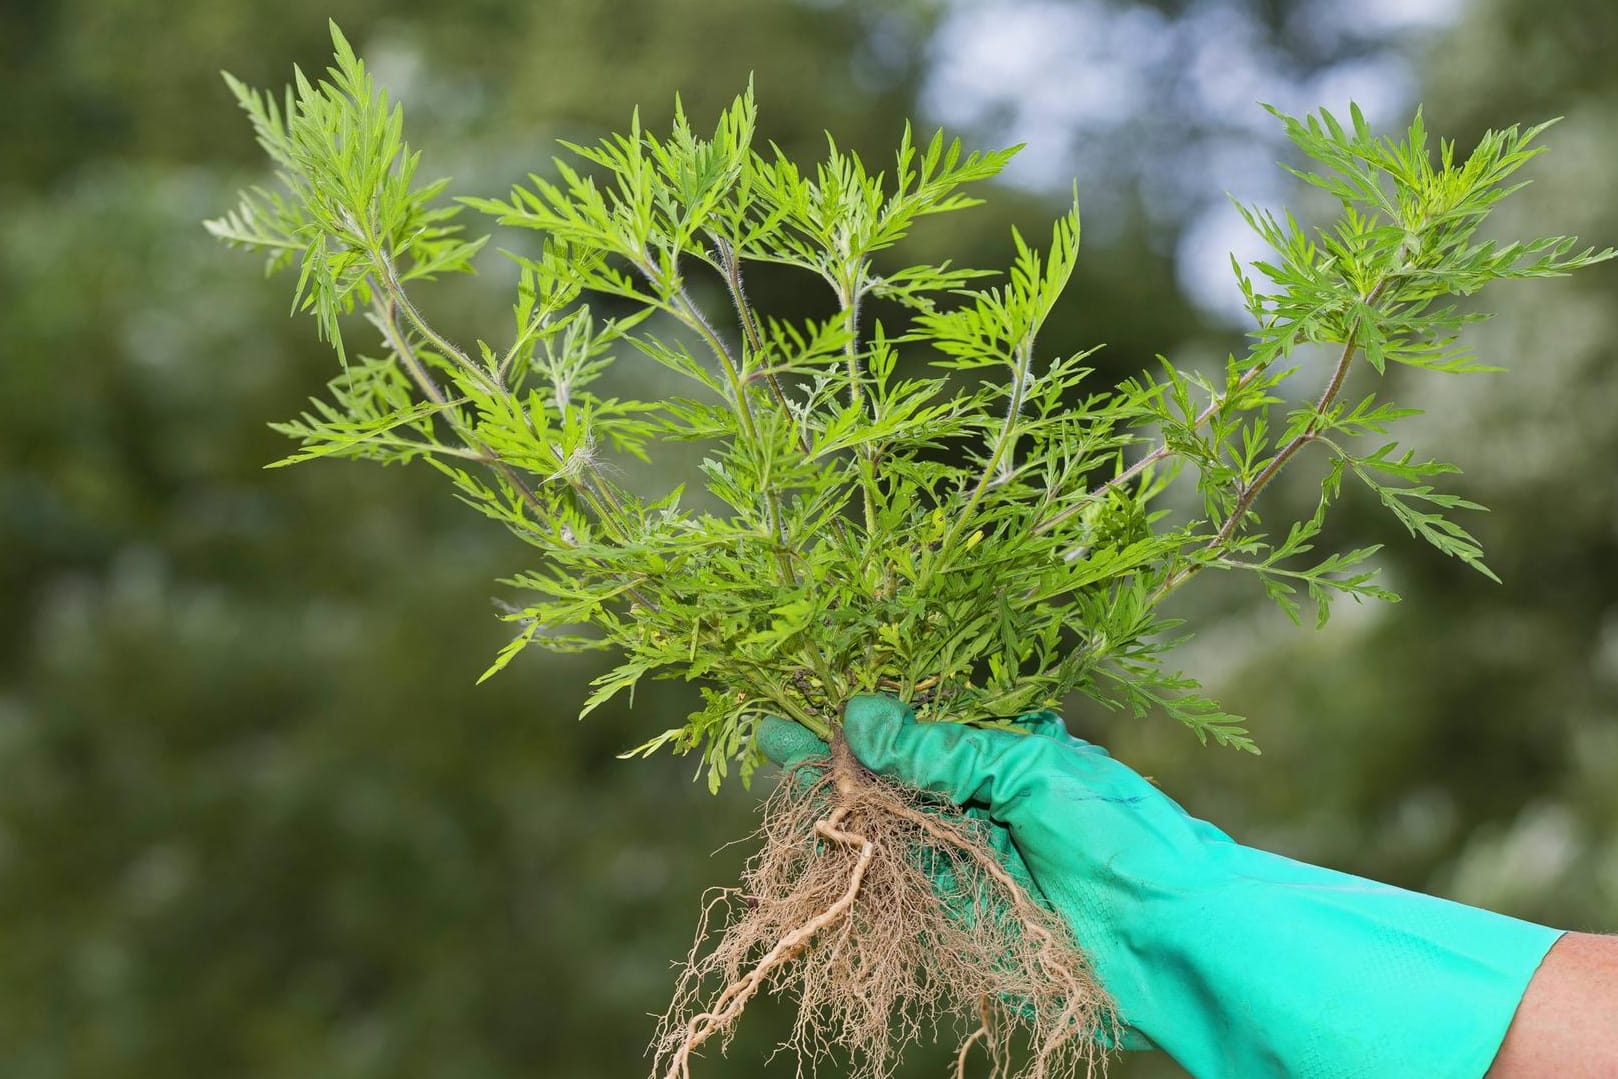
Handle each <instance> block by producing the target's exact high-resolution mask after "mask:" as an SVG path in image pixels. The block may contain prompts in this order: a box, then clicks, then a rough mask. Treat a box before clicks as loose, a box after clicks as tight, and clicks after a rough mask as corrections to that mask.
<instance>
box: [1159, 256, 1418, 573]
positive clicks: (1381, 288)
mask: <svg viewBox="0 0 1618 1079" xmlns="http://www.w3.org/2000/svg"><path fill="white" fill-rule="evenodd" d="M1387 286H1388V281H1387V280H1386V279H1384V280H1383V281H1381V282H1379V283H1378V284H1377V286H1376V288H1374V289H1372V290H1371V291H1370V293H1368V294H1367V295H1366V297H1365V299H1364V301H1363V302H1364V304H1365V306H1367V307H1370V306H1373V305H1375V304H1376V302H1377V301H1378V300H1380V299H1381V298H1382V294H1383V292H1385V291H1386V290H1387ZM1364 317H1365V316H1364V315H1361V316H1360V317H1359V318H1356V319H1355V321H1354V327H1353V329H1351V330H1350V331H1349V333H1348V339H1347V340H1346V341H1344V342H1343V351H1342V353H1341V354H1340V355H1339V356H1338V357H1337V366H1336V367H1334V368H1333V369H1332V373H1331V379H1330V380H1329V381H1328V382H1327V383H1326V388H1325V389H1324V390H1322V391H1321V393H1320V397H1319V399H1318V400H1317V401H1316V402H1315V414H1314V416H1313V417H1312V418H1311V419H1310V420H1309V423H1308V424H1307V425H1306V426H1305V427H1304V429H1303V430H1302V431H1299V432H1298V433H1297V434H1296V435H1294V436H1292V438H1291V439H1290V440H1289V441H1288V442H1287V444H1286V445H1284V446H1282V447H1281V448H1280V449H1279V450H1277V451H1276V454H1275V456H1274V457H1272V458H1271V459H1270V463H1269V464H1267V465H1265V466H1264V468H1263V469H1262V470H1261V471H1260V472H1259V474H1258V475H1256V476H1254V477H1253V479H1252V480H1251V481H1250V482H1249V483H1246V484H1243V485H1242V487H1241V488H1240V490H1238V491H1237V494H1236V504H1235V506H1234V507H1232V509H1231V511H1230V516H1229V517H1227V518H1226V519H1225V523H1224V524H1223V525H1222V526H1220V529H1219V531H1218V533H1217V534H1215V536H1214V537H1213V539H1211V540H1209V541H1208V542H1207V544H1206V545H1204V547H1203V551H1204V552H1211V551H1217V550H1219V549H1220V548H1221V547H1223V546H1224V545H1225V544H1227V543H1229V542H1230V539H1231V537H1232V536H1234V535H1235V534H1236V530H1237V529H1239V528H1240V527H1241V524H1242V521H1243V520H1244V519H1245V518H1246V516H1247V511H1248V510H1250V509H1251V508H1252V506H1253V502H1254V501H1255V500H1256V499H1257V498H1258V495H1259V492H1260V491H1262V490H1263V489H1264V488H1265V487H1266V486H1268V485H1269V482H1270V481H1271V480H1273V479H1275V477H1276V475H1277V474H1278V473H1279V472H1280V471H1281V469H1282V468H1283V467H1285V466H1286V463H1287V462H1288V461H1290V460H1291V459H1292V457H1293V456H1294V455H1295V454H1296V453H1297V452H1298V451H1299V450H1301V449H1303V448H1304V447H1305V446H1307V445H1308V444H1309V443H1311V442H1313V441H1315V439H1316V438H1318V437H1320V429H1321V427H1322V426H1324V424H1325V417H1326V410H1327V409H1328V408H1330V407H1331V405H1332V402H1334V401H1336V400H1337V395H1338V394H1339V393H1341V392H1342V389H1343V383H1344V382H1345V381H1347V379H1348V371H1349V368H1350V367H1351V366H1352V365H1353V360H1354V355H1355V353H1357V352H1358V351H1359V347H1360V346H1359V340H1360V328H1361V325H1362V322H1361V320H1362V319H1363V318H1364ZM1200 566H1201V563H1196V562H1193V563H1190V564H1188V565H1186V566H1183V567H1181V568H1180V569H1177V570H1175V571H1173V572H1171V573H1170V574H1169V575H1168V577H1167V578H1165V579H1164V581H1163V583H1162V585H1160V586H1159V587H1158V591H1157V595H1158V596H1163V595H1166V594H1167V593H1168V592H1170V591H1172V590H1173V589H1175V588H1177V587H1179V585H1181V584H1183V583H1184V582H1185V580H1186V579H1187V578H1189V577H1190V576H1191V575H1192V574H1194V573H1195V572H1196V571H1197V570H1198V569H1199V568H1200Z"/></svg>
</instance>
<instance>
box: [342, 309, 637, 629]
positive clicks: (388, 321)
mask: <svg viewBox="0 0 1618 1079" xmlns="http://www.w3.org/2000/svg"><path fill="white" fill-rule="evenodd" d="M371 311H372V314H373V316H374V321H375V322H376V324H377V325H378V327H379V328H380V329H381V330H382V334H383V336H384V337H385V338H386V339H387V342H388V347H389V348H391V349H392V350H393V352H394V355H396V356H398V357H399V362H400V363H401V364H403V365H404V368H405V371H406V372H407V373H408V374H409V375H410V377H411V379H412V380H413V381H414V382H415V383H416V386H417V387H418V388H419V389H420V390H421V392H422V393H423V394H425V395H426V396H427V398H428V399H429V400H431V401H432V402H433V403H434V404H436V405H439V406H440V407H444V408H447V398H446V397H445V396H444V391H443V388H442V387H440V386H439V385H438V383H437V381H436V380H434V378H433V376H432V373H431V372H430V371H428V370H427V367H426V365H425V364H423V363H422V362H421V358H420V357H418V356H417V355H416V352H415V349H413V348H411V346H410V342H409V341H408V340H406V339H405V336H404V334H403V333H402V332H401V330H400V328H399V322H398V319H397V317H396V315H395V312H394V306H393V303H392V302H391V300H389V301H387V302H384V301H383V300H382V298H381V296H379V295H378V291H377V290H376V289H373V290H372V293H371ZM417 318H418V319H419V318H420V315H419V314H418V315H417ZM440 340H441V339H440ZM450 426H451V428H453V429H454V431H455V433H456V435H457V436H458V437H459V438H460V439H461V441H462V442H464V443H465V444H466V446H467V448H468V449H470V450H471V451H472V452H473V453H474V454H476V458H475V459H476V460H478V461H480V462H482V463H483V464H486V465H488V466H489V467H490V468H493V469H494V470H495V471H496V472H498V473H499V474H500V476H501V478H502V479H504V480H505V481H506V482H507V483H508V484H510V485H511V488H512V490H514V491H516V492H517V495H518V497H520V498H521V499H522V500H523V502H524V503H525V504H526V505H527V506H528V507H529V509H530V510H532V511H533V513H534V516H535V518H536V519H538V520H541V521H542V520H544V519H545V517H546V516H547V510H546V507H545V504H544V503H543V502H541V501H540V500H539V496H538V495H536V494H534V491H533V489H532V488H531V487H529V486H528V484H527V483H525V482H524V481H523V479H522V477H521V476H519V475H518V474H517V470H516V469H514V468H512V467H511V465H510V464H509V463H507V462H506V461H505V460H504V459H503V458H501V457H500V456H498V455H497V454H495V453H494V452H493V451H492V450H491V449H490V448H489V447H488V445H486V444H485V443H484V442H483V441H482V440H480V439H478V438H477V437H476V436H475V435H473V434H472V433H471V432H469V431H465V430H462V429H461V427H460V425H459V424H456V423H455V422H454V420H453V419H451V420H450ZM558 460H559V461H560V457H558ZM584 486H585V488H586V493H587V494H590V495H593V492H588V485H584ZM590 501H591V505H592V508H593V509H594V510H595V512H596V516H597V517H598V518H600V519H601V520H603V521H604V522H606V523H609V524H611V523H613V522H612V521H611V520H610V518H609V516H608V514H607V513H606V512H605V511H604V510H603V508H602V507H601V505H600V503H599V501H597V500H596V499H595V498H594V497H591V498H590ZM613 502H614V505H618V503H617V500H616V499H614V500H613ZM619 508H620V510H621V508H622V507H621V506H620V507H619ZM562 542H563V543H564V544H565V545H567V546H570V547H574V546H577V543H574V542H570V541H568V540H566V539H565V538H563V539H562ZM625 592H626V593H627V594H628V595H629V597H630V598H631V599H633V600H634V601H635V602H637V603H639V604H641V605H642V606H644V607H645V608H646V609H647V610H649V611H657V610H659V607H658V605H657V604H656V603H655V602H654V601H653V600H652V599H651V598H650V597H648V596H647V595H646V594H645V593H643V592H641V591H640V590H639V589H637V588H636V587H635V586H633V585H626V586H625Z"/></svg>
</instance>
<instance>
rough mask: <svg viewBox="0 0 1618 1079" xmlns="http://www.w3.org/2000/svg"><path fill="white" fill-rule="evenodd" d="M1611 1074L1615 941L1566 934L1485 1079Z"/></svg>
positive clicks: (1617, 1005)
mask: <svg viewBox="0 0 1618 1079" xmlns="http://www.w3.org/2000/svg"><path fill="white" fill-rule="evenodd" d="M1611 1076H1618V937H1601V936H1592V935H1590V934H1587V933H1569V934H1567V935H1566V936H1564V937H1563V938H1562V939H1561V940H1559V941H1557V942H1556V944H1555V946H1554V947H1552V948H1551V950H1550V953H1549V954H1548V955H1546V956H1545V962H1543V963H1542V964H1540V967H1539V970H1538V972H1537V973H1535V975H1534V978H1533V981H1531V982H1529V983H1528V991H1527V992H1526V993H1524V994H1523V999H1522V1003H1521V1004H1520V1005H1518V1007H1517V1014H1516V1016H1515V1017H1514V1018H1513V1019H1512V1021H1511V1027H1510V1029H1509V1030H1507V1031H1506V1040H1505V1042H1504V1043H1503V1044H1502V1045H1501V1046H1500V1053H1499V1055H1498V1056H1496V1057H1495V1060H1494V1066H1493V1067H1491V1068H1490V1069H1489V1074H1488V1076H1487V1079H1598V1077H1609V1079H1610V1077H1611Z"/></svg>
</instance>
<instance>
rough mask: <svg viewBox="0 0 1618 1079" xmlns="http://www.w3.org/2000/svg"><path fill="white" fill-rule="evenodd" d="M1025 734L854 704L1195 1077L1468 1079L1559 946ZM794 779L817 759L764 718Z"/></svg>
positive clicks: (1063, 739)
mask: <svg viewBox="0 0 1618 1079" xmlns="http://www.w3.org/2000/svg"><path fill="white" fill-rule="evenodd" d="M1025 725H1027V726H1030V727H1032V729H1034V730H1035V731H1036V733H1034V734H1031V735H1019V734H1015V733H1012V732H1009V731H999V730H983V729H977V728H968V727H963V726H959V725H956V724H948V723H928V724H918V723H917V722H916V721H915V718H914V716H913V715H912V714H911V713H910V711H909V709H908V708H905V707H903V706H902V705H900V704H899V702H898V701H896V700H894V699H892V698H889V697H874V696H866V697H856V698H854V699H853V700H852V701H850V702H849V705H848V707H847V710H846V713H845V716H844V727H843V731H844V734H845V736H846V737H847V739H848V744H849V748H851V749H852V750H853V751H854V755H855V756H856V757H858V758H859V760H860V761H861V762H863V763H864V764H865V765H866V766H867V767H868V768H870V769H872V770H873V771H875V772H877V773H879V774H882V775H886V776H890V777H893V778H895V779H897V780H899V781H901V782H903V783H906V784H908V785H910V786H912V787H917V788H920V789H923V790H928V791H933V792H935V793H938V794H941V795H944V796H945V797H947V798H949V799H951V800H952V801H954V802H956V803H957V804H960V805H962V806H966V807H974V808H977V809H979V810H981V811H983V812H984V813H986V814H987V816H988V818H989V820H991V821H992V822H993V823H994V824H996V825H998V826H1000V827H1002V828H1004V829H1005V831H1006V836H1007V838H1008V839H1009V843H1005V842H1001V843H996V847H997V849H1000V850H1001V851H1002V852H1004V853H1005V854H1006V856H1007V857H1008V859H1009V858H1010V857H1015V858H1016V862H1017V863H1019V864H1016V865H1014V866H1013V868H1014V869H1015V870H1016V871H1018V875H1019V876H1020V875H1022V872H1026V873H1027V874H1028V875H1029V876H1030V877H1031V878H1032V880H1033V882H1034V883H1035V884H1036V885H1037V887H1038V891H1039V893H1040V895H1041V896H1042V897H1043V898H1044V899H1045V901H1046V902H1048V903H1049V904H1050V905H1051V906H1052V908H1054V909H1055V910H1056V911H1057V912H1058V913H1059V914H1060V915H1061V916H1062V918H1063V919H1064V920H1065V921H1066V922H1067V923H1068V925H1069V926H1071V928H1072V930H1073V933H1074V936H1075V938H1076V939H1077V940H1078V941H1079V943H1080V944H1081V945H1082V946H1083V947H1084V949H1085V951H1086V953H1087V954H1088V955H1089V956H1090V958H1091V960H1092V962H1093V963H1094V965H1095V970H1096V974H1097V977H1098V978H1099V979H1100V980H1101V983H1102V984H1103V985H1104V986H1105V987H1106V988H1107V990H1108V991H1109V992H1110V993H1111V994H1112V996H1113V999H1114V1000H1115V1001H1116V1002H1117V1005H1118V1009H1119V1012H1120V1014H1121V1016H1122V1018H1123V1021H1124V1023H1125V1025H1126V1027H1127V1028H1128V1030H1129V1032H1130V1033H1131V1035H1132V1036H1131V1037H1130V1038H1129V1039H1128V1040H1127V1041H1126V1043H1125V1045H1126V1048H1142V1047H1152V1046H1155V1047H1158V1048H1161V1049H1163V1050H1164V1051H1166V1052H1167V1053H1168V1054H1169V1055H1170V1056H1172V1057H1173V1058H1174V1059H1175V1060H1177V1061H1179V1063H1180V1064H1181V1065H1182V1066H1184V1067H1185V1068H1186V1069H1187V1070H1188V1071H1189V1072H1191V1074H1192V1075H1194V1076H1196V1077H1198V1079H1227V1077H1228V1079H1259V1077H1265V1076H1288V1077H1299V1079H1346V1077H1355V1079H1371V1077H1384V1076H1387V1077H1402V1076H1411V1077H1420V1079H1443V1077H1451V1076H1453V1077H1456V1079H1463V1077H1464V1079H1478V1077H1480V1076H1482V1075H1483V1074H1484V1073H1485V1072H1486V1071H1487V1070H1488V1068H1489V1065H1490V1063H1491V1062H1492V1061H1493V1059H1494V1056H1495V1053H1496V1051H1497V1050H1498V1049H1499V1046H1500V1042H1501V1040H1502V1038H1503V1037H1504V1036H1505V1032H1506V1028H1507V1027H1508V1026H1509V1025H1510V1023H1511V1018H1512V1015H1513V1013H1514V1012H1515V1011H1516V1008H1517V1004H1518V1003H1519V1001H1521V999H1522V995H1523V992H1524V990H1525V989H1526V988H1527V986H1528V982H1529V980H1530V979H1531V978H1532V977H1533V974H1534V971H1535V970H1536V969H1537V968H1538V966H1539V963H1540V961H1541V960H1542V959H1543V958H1544V956H1545V953H1546V952H1548V951H1549V950H1550V947H1551V945H1552V944H1554V943H1555V942H1556V940H1557V938H1558V937H1559V936H1560V935H1561V931H1559V930H1554V929H1548V928H1546V927H1544V926H1539V925H1534V924H1532V923H1529V922H1523V921H1519V920H1517V919H1515V918H1507V917H1504V916H1502V915H1498V914H1492V913H1490V912H1488V911H1483V910H1478V909H1476V908H1473V907H1467V906H1464V905H1462V904H1459V903H1452V902H1449V901H1447V900H1443V899H1436V898H1434V897H1432V896H1426V895H1420V894H1417V893H1414V892H1407V891H1404V890H1402V889H1399V888H1393V887H1390V886H1388V885H1384V884H1378V883H1376V882H1374V881H1368V880H1362V879H1360V878H1358V877H1351V876H1348V875H1347V874H1344V873H1338V872H1334V871H1332V870H1329V869H1321V868H1319V867H1317V866H1312V865H1306V864H1303V863H1301V862H1295V861H1293V860H1291V859H1289V858H1283V857H1281V856H1279V855H1275V854H1269V853H1266V852H1265V851H1261V850H1255V849H1253V848H1251V847H1244V846H1241V845H1240V844H1238V843H1236V842H1234V841H1233V840H1231V838H1230V837H1229V836H1227V835H1226V834H1225V833H1224V832H1221V831H1220V830H1219V829H1218V828H1215V827H1214V826H1213V825H1211V824H1208V823H1206V822H1204V821H1200V820H1197V819H1196V818H1194V817H1191V816H1189V815H1188V814H1187V813H1186V812H1185V811H1184V810H1183V809H1181V808H1180V807H1179V806H1178V805H1176V804H1175V803H1174V801H1173V800H1172V799H1170V798H1169V797H1167V796H1166V795H1164V794H1163V793H1162V792H1161V791H1159V790H1158V789H1157V788H1156V787H1154V786H1152V785H1151V784H1150V783H1148V782H1147V781H1146V780H1145V779H1143V778H1142V777H1141V776H1140V775H1138V774H1136V773H1135V772H1134V771H1133V770H1132V769H1130V768H1129V767H1127V766H1126V765H1124V764H1121V763H1119V762H1118V761H1115V760H1113V759H1112V758H1111V757H1110V756H1109V755H1108V754H1107V752H1106V751H1105V750H1104V749H1101V748H1100V747H1098V746H1094V745H1091V744H1089V743H1088V742H1084V741H1082V740H1080V739H1077V738H1073V737H1070V736H1069V735H1068V734H1067V733H1066V730H1065V729H1064V728H1063V727H1062V725H1061V721H1060V720H1059V719H1057V718H1056V717H1055V716H1053V715H1051V714H1050V713H1044V714H1043V715H1042V716H1040V717H1037V718H1035V719H1034V720H1032V721H1031V722H1027V723H1025ZM758 742H759V746H760V748H761V749H763V751H764V752H765V754H766V755H768V756H770V757H771V758H772V759H774V760H776V761H777V762H779V763H783V764H786V765H788V766H791V765H793V764H796V763H798V762H800V761H802V760H803V759H804V758H805V757H806V756H807V755H809V754H812V753H816V752H824V744H823V743H821V742H820V741H819V739H817V738H815V737H814V736H813V735H812V734H810V733H809V732H808V731H806V730H804V729H803V728H802V727H800V726H798V725H797V724H795V723H790V722H788V721H786V720H767V721H766V722H765V723H764V724H763V725H762V726H761V727H760V731H759V736H758Z"/></svg>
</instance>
